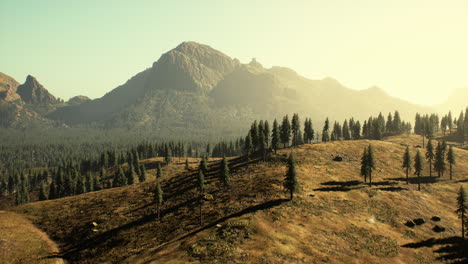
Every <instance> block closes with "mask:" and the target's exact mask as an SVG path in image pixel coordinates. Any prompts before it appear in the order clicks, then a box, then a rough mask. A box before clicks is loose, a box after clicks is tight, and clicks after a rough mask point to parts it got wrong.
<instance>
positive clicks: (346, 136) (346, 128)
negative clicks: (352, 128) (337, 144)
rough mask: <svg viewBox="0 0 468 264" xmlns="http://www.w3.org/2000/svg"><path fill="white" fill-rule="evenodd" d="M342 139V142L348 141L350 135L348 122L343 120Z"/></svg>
mask: <svg viewBox="0 0 468 264" xmlns="http://www.w3.org/2000/svg"><path fill="white" fill-rule="evenodd" d="M342 132H343V138H344V140H350V139H351V134H350V132H349V126H348V121H347V120H345V121H344V123H343V131H342Z"/></svg>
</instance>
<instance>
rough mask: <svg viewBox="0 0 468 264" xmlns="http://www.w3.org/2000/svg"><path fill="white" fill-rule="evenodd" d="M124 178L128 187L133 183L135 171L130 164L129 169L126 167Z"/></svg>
mask: <svg viewBox="0 0 468 264" xmlns="http://www.w3.org/2000/svg"><path fill="white" fill-rule="evenodd" d="M126 176H127V184H128V185H132V184H134V183H135V169H134V167H133V164H130V167H128V170H127V174H126Z"/></svg>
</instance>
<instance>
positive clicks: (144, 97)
mask: <svg viewBox="0 0 468 264" xmlns="http://www.w3.org/2000/svg"><path fill="white" fill-rule="evenodd" d="M372 91H373V89H370V90H369V91H355V90H352V89H349V88H346V87H344V86H343V85H341V84H340V83H339V82H337V81H335V80H333V79H331V78H326V79H323V80H309V79H306V78H304V77H302V76H300V75H298V74H297V73H295V72H294V71H292V70H290V69H287V68H280V67H273V68H271V69H265V68H264V67H263V66H262V65H261V64H260V63H258V62H257V61H256V60H253V61H252V62H251V63H249V64H241V63H239V61H237V60H236V59H231V58H230V57H229V56H227V55H225V54H223V53H221V52H219V51H217V50H215V49H213V48H211V47H209V46H206V45H202V44H198V43H195V42H184V43H182V44H180V45H179V46H177V47H176V48H175V49H173V50H171V51H169V52H167V53H165V54H163V55H162V56H161V58H160V59H159V60H158V61H156V62H154V63H153V65H152V67H151V68H148V69H146V70H145V71H143V72H141V73H138V74H137V75H135V76H134V77H132V78H131V79H130V80H128V81H127V82H126V83H125V84H123V85H121V86H119V87H117V88H115V89H114V90H112V91H111V92H109V93H107V94H106V95H104V96H103V97H102V98H99V99H96V100H92V101H90V102H87V103H84V104H82V105H78V106H69V107H64V108H60V109H58V110H57V111H55V112H53V113H51V114H50V115H48V117H50V118H52V119H56V120H62V121H64V122H66V123H68V124H72V125H73V124H82V123H96V124H104V126H106V127H129V128H130V127H147V128H152V129H157V130H159V131H161V132H163V131H165V132H166V133H170V134H172V135H176V134H177V133H179V132H181V131H182V132H183V131H187V129H193V130H194V131H200V133H202V134H203V133H208V132H212V131H216V132H217V133H218V135H219V132H222V131H226V130H231V131H241V130H242V129H245V128H246V127H247V126H248V125H249V124H250V122H251V121H252V120H254V119H259V118H275V117H280V116H283V115H284V114H286V113H291V112H298V113H300V114H302V115H306V116H311V117H312V118H313V120H314V121H315V122H320V123H321V122H323V120H324V119H325V117H327V116H329V117H330V118H332V119H338V120H342V119H344V118H349V117H351V116H354V117H355V118H358V119H361V120H362V119H367V118H368V116H367V115H370V114H373V115H377V114H378V113H379V112H383V113H384V114H385V115H386V114H387V113H388V112H393V111H395V110H397V109H398V110H400V112H401V115H402V117H403V118H406V119H411V120H412V119H413V117H414V114H415V113H416V112H429V111H431V109H429V108H424V107H421V106H417V105H413V104H410V103H408V102H405V101H403V100H399V99H396V98H393V97H390V96H388V95H387V94H385V93H384V92H372ZM191 102H192V103H191ZM363 113H365V114H363ZM231 121H232V123H230V124H229V125H226V122H231ZM177 131H178V132H177ZM174 133H175V134H174Z"/></svg>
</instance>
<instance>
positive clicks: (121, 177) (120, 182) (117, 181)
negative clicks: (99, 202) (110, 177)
mask: <svg viewBox="0 0 468 264" xmlns="http://www.w3.org/2000/svg"><path fill="white" fill-rule="evenodd" d="M125 185H127V177H125V173H124V171H123V170H122V167H119V169H118V171H116V172H115V174H114V181H113V187H121V186H125Z"/></svg>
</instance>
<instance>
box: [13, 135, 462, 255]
mask: <svg viewBox="0 0 468 264" xmlns="http://www.w3.org/2000/svg"><path fill="white" fill-rule="evenodd" d="M390 140H391V141H395V142H399V143H393V142H389V141H368V140H359V141H336V142H330V143H321V144H314V145H302V146H300V147H298V148H294V149H283V150H281V151H279V152H278V154H277V155H273V156H272V157H271V159H270V161H268V162H262V161H260V160H259V159H252V160H246V159H244V158H233V159H231V160H230V161H231V168H232V169H231V170H232V172H233V173H232V174H233V175H232V176H233V177H232V182H231V184H230V187H226V186H224V185H223V184H221V183H220V182H219V180H218V179H217V176H218V174H219V161H212V162H211V163H210V171H209V173H208V175H207V190H206V191H207V193H208V194H210V196H209V197H205V198H206V201H205V202H204V204H203V218H204V219H203V220H204V221H203V225H202V226H199V224H198V200H197V189H196V175H197V171H196V170H193V169H194V168H196V167H197V164H198V160H196V159H193V160H191V167H192V170H190V171H184V169H183V164H182V163H183V162H182V160H180V161H177V160H176V162H175V163H173V164H171V165H169V166H167V167H164V171H165V173H164V176H163V178H162V179H161V180H162V187H163V190H164V192H165V195H164V199H165V203H164V205H163V208H162V220H161V222H158V221H157V219H156V213H155V212H156V205H155V204H154V203H153V194H152V190H153V189H154V184H155V182H154V177H150V180H149V181H147V182H145V183H142V184H135V185H132V186H129V187H122V188H115V189H109V190H103V191H99V192H94V193H87V194H84V195H79V196H74V197H69V198H62V199H58V200H51V201H45V202H37V203H31V204H26V205H23V206H19V207H14V208H11V210H14V211H16V212H19V213H22V214H25V215H26V216H27V217H28V218H29V219H31V221H32V222H33V223H34V224H36V225H37V226H38V227H40V228H41V229H42V230H44V231H45V232H46V233H47V234H48V235H49V236H50V237H51V238H52V239H53V240H55V241H56V242H57V243H58V244H59V246H60V248H61V250H62V255H63V257H64V258H65V259H67V260H70V261H72V262H76V263H116V262H124V263H125V262H129V263H200V262H201V263H323V262H329V263H440V262H443V261H444V259H449V260H451V261H454V262H455V263H456V262H457V261H458V263H463V261H466V257H464V256H459V255H457V241H459V238H458V237H459V236H460V224H459V220H458V219H457V216H456V215H455V213H454V210H455V197H456V194H457V191H458V188H459V187H460V186H461V185H462V184H464V183H466V182H467V179H468V173H467V171H468V170H467V169H468V152H467V151H465V150H460V149H455V153H456V155H457V159H458V163H457V165H456V167H455V172H454V179H453V180H448V176H447V175H445V176H443V177H442V178H440V179H439V178H436V177H429V176H428V168H427V166H426V170H425V173H424V177H422V179H421V180H422V182H423V184H422V187H421V189H422V190H421V191H417V184H416V183H417V179H416V178H415V177H414V176H413V175H410V179H409V182H410V183H409V184H406V178H405V173H404V171H403V170H402V169H401V159H402V155H403V153H404V150H405V148H406V147H405V142H407V144H410V146H411V151H412V153H413V155H414V153H415V152H416V148H415V145H414V144H413V142H419V140H420V137H419V136H415V135H403V136H399V137H393V138H391V139H390ZM368 144H372V145H373V146H374V151H375V157H376V160H377V168H376V170H375V172H374V176H373V183H374V185H373V186H372V187H369V186H368V185H367V184H364V183H362V178H361V177H360V176H359V172H360V165H359V164H360V156H361V152H362V150H363V149H364V148H365V147H366V146H368ZM290 152H294V153H295V155H296V159H297V166H298V167H297V171H298V175H299V179H300V185H301V190H300V192H299V193H298V194H297V195H296V196H295V198H294V200H293V201H287V200H285V199H284V198H286V197H287V195H286V194H285V193H284V192H283V188H282V180H283V178H284V174H285V171H286V168H285V159H286V156H287V155H288V154H289V153H290ZM336 156H340V157H342V158H343V161H341V162H336V161H333V158H334V157H336ZM156 161H157V159H153V160H148V161H145V162H147V163H148V164H147V165H148V166H149V167H151V166H152V165H151V164H152V163H154V162H156ZM179 162H180V163H179ZM149 173H150V174H154V171H153V170H149ZM419 218H421V219H423V221H420V219H419ZM407 221H411V222H414V223H417V224H416V225H415V226H414V227H408V226H407V225H405V224H406V223H407ZM93 222H95V223H97V227H95V226H94V225H93V224H92V223H93ZM422 222H424V223H422ZM408 225H409V224H408ZM93 229H94V230H93Z"/></svg>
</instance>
